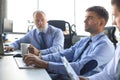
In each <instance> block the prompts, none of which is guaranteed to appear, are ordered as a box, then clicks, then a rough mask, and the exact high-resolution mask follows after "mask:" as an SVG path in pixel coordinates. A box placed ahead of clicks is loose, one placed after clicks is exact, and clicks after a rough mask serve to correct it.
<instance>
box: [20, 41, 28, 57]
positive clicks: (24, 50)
mask: <svg viewBox="0 0 120 80" xmlns="http://www.w3.org/2000/svg"><path fill="white" fill-rule="evenodd" d="M20 46H21V51H22V55H24V54H27V53H28V47H29V46H30V44H28V43H21V44H20Z"/></svg>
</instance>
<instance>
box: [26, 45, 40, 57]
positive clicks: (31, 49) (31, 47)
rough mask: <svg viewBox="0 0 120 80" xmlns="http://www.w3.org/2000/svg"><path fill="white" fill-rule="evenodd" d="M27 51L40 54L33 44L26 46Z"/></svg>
mask: <svg viewBox="0 0 120 80" xmlns="http://www.w3.org/2000/svg"><path fill="white" fill-rule="evenodd" d="M28 50H29V53H32V54H35V55H37V56H40V51H39V50H38V49H36V48H35V47H34V46H32V45H30V46H29V47H28Z"/></svg>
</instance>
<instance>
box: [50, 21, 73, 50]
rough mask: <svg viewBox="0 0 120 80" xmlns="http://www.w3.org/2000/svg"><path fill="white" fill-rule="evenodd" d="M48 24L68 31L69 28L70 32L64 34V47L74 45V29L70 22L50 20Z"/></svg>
mask: <svg viewBox="0 0 120 80" xmlns="http://www.w3.org/2000/svg"><path fill="white" fill-rule="evenodd" d="M48 24H50V25H53V26H55V27H57V28H60V29H61V30H62V31H66V30H67V29H68V30H69V32H68V33H69V34H64V36H65V41H64V48H65V49H66V48H69V47H70V46H72V30H71V26H70V23H69V22H67V21H64V20H49V21H48Z"/></svg>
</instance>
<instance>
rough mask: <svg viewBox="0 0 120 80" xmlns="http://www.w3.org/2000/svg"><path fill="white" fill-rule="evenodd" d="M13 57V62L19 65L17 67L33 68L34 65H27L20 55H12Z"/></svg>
mask: <svg viewBox="0 0 120 80" xmlns="http://www.w3.org/2000/svg"><path fill="white" fill-rule="evenodd" d="M14 59H15V62H16V64H17V66H18V67H19V69H30V68H35V67H34V65H31V66H27V65H26V64H25V63H24V61H23V59H22V57H14Z"/></svg>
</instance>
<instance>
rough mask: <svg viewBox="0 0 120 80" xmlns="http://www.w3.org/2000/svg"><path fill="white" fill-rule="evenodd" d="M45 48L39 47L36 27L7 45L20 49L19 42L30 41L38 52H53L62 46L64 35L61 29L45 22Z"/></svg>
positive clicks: (38, 33)
mask: <svg viewBox="0 0 120 80" xmlns="http://www.w3.org/2000/svg"><path fill="white" fill-rule="evenodd" d="M45 40H46V41H45V42H46V45H47V48H46V49H43V50H42V49H41V35H40V32H39V31H38V29H33V30H31V31H30V32H28V33H27V34H26V35H25V36H24V37H22V38H20V39H19V40H17V41H15V42H13V43H11V44H10V45H9V46H11V47H13V48H14V49H20V43H30V44H32V45H33V46H34V47H36V48H37V49H38V50H40V52H41V53H42V54H43V55H45V54H49V53H55V52H58V51H60V50H63V48H64V35H63V32H62V30H61V29H58V28H55V27H53V26H51V25H49V24H47V29H46V31H45Z"/></svg>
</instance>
